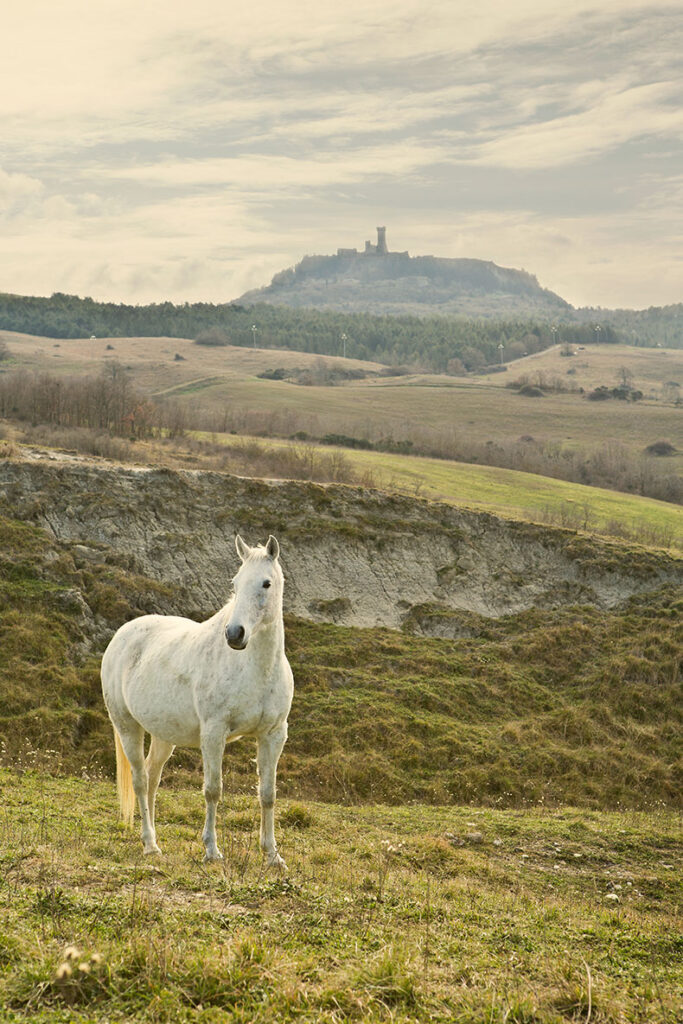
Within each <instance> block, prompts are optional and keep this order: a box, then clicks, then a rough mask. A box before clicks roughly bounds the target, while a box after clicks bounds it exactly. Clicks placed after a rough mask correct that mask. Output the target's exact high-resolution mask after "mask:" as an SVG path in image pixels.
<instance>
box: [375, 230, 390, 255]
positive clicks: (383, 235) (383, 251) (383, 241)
mask: <svg viewBox="0 0 683 1024" xmlns="http://www.w3.org/2000/svg"><path fill="white" fill-rule="evenodd" d="M388 251H389V250H388V249H387V229H386V228H377V255H378V256H386V255H387V253H388Z"/></svg>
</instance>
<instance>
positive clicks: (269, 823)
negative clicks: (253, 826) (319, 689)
mask: <svg viewBox="0 0 683 1024" xmlns="http://www.w3.org/2000/svg"><path fill="white" fill-rule="evenodd" d="M286 739H287V723H286V722H283V723H282V725H279V726H278V727H277V728H276V729H274V730H273V731H272V732H269V733H266V735H265V736H259V738H258V740H257V753H256V765H257V768H258V776H259V785H258V795H259V802H260V804H261V849H262V850H263V852H264V853H265V855H266V861H267V863H268V865H269V866H270V867H277V868H280V870H281V871H285V870H286V868H287V865H286V864H285V862H284V860H283V859H282V857H281V856H280V854H279V853H278V852H277V846H276V844H275V775H276V772H277V763H278V761H279V760H280V754H281V753H282V748H283V747H284V745H285V740H286Z"/></svg>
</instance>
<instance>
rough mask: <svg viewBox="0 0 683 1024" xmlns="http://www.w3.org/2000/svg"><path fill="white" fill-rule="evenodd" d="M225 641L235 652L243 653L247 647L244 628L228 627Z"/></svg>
mask: <svg viewBox="0 0 683 1024" xmlns="http://www.w3.org/2000/svg"><path fill="white" fill-rule="evenodd" d="M225 639H226V640H227V641H228V646H229V647H232V649H233V651H243V650H244V648H245V647H246V646H247V636H246V633H245V632H244V626H226V628H225Z"/></svg>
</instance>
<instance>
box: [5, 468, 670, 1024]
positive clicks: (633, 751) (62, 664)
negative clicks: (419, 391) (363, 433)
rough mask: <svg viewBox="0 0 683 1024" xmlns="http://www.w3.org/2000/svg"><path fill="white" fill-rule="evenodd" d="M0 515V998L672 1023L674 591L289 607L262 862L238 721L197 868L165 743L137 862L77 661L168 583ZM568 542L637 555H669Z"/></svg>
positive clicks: (276, 1017)
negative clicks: (395, 610)
mask: <svg viewBox="0 0 683 1024" xmlns="http://www.w3.org/2000/svg"><path fill="white" fill-rule="evenodd" d="M362 454H365V453H362ZM370 454H372V453H370ZM463 468H464V469H466V470H467V469H469V468H470V467H463ZM477 468H479V467H477ZM479 469H480V468H479ZM59 471H60V470H59V467H58V466H56V467H55V472H57V473H59ZM535 479H538V478H535ZM617 497H618V496H617ZM427 509H428V506H426V507H425V508H424V509H423V510H422V511H423V514H424V515H427ZM0 512H1V513H2V514H1V515H0V650H1V651H2V657H1V658H0V787H1V791H2V814H0V909H1V911H2V928H0V1021H7V1022H11V1024H28V1022H31V1024H109V1022H112V1021H131V1020H135V1021H144V1022H149V1024H233V1022H241V1024H252V1022H253V1024H271V1022H274V1021H283V1022H288V1021H291V1022H296V1021H298V1022H302V1024H307V1022H310V1024H314V1022H315V1024H318V1022H320V1024H346V1022H354V1021H358V1022H363V1021H369V1022H395V1024H417V1022H420V1024H421V1022H423V1021H428V1020H429V1021H436V1022H443V1024H451V1022H454V1024H579V1022H581V1024H596V1022H598V1024H677V1021H678V1019H679V1018H678V1016H677V1014H678V1012H679V1009H680V1005H681V998H682V997H683V971H682V970H681V955H680V954H681V940H680V928H679V925H680V920H679V917H678V913H679V909H680V897H681V886H680V877H681V876H680V866H681V865H680V815H679V811H678V807H679V801H680V793H681V776H680V730H681V709H682V708H683V702H681V674H680V670H681V662H682V658H681V653H682V652H681V635H680V621H681V610H682V608H681V599H680V592H678V591H676V590H675V589H674V588H673V587H664V588H661V589H660V590H659V591H657V592H652V593H644V594H642V595H640V596H639V597H634V598H632V599H631V600H630V601H628V602H626V603H625V604H624V605H622V606H621V607H618V608H616V609H614V610H613V611H611V612H607V611H603V610H599V609H597V608H594V607H589V606H586V607H573V608H563V609H562V610H557V611H549V610H541V609H531V610H529V611H528V612H524V613H521V614H519V615H514V616H507V617H504V618H501V619H497V620H491V619H485V618H482V617H480V616H477V615H474V614H472V613H468V612H459V613H451V614H457V615H458V616H459V622H460V625H461V626H462V630H463V635H462V638H461V639H448V640H445V639H427V638H425V637H422V636H420V635H414V634H413V633H411V629H412V628H414V629H416V631H419V627H420V622H419V621H417V620H418V619H420V620H421V621H422V620H427V619H429V618H438V616H439V615H443V614H444V612H443V609H439V608H436V607H431V606H425V607H422V608H418V609H414V612H413V615H414V619H415V621H414V622H411V621H407V622H406V630H405V632H397V631H391V630H387V629H364V630H359V629H356V630H354V629H350V628H342V627H337V626H333V625H330V624H314V623H310V622H303V621H301V620H295V619H289V620H288V621H287V623H286V628H287V651H288V655H289V657H290V660H291V663H292V666H293V670H294V676H295V701H294V706H293V709H292V714H291V717H290V739H289V741H288V744H287V747H286V748H285V752H284V754H283V757H282V760H281V769H280V779H279V793H280V797H281V799H280V801H279V803H278V808H277V838H278V842H279V845H280V849H281V851H282V852H283V854H284V856H285V857H286V859H287V861H288V864H289V873H288V875H286V876H284V877H281V876H278V875H274V874H269V873H267V872H265V871H264V869H263V865H262V862H261V857H260V854H259V852H258V845H257V805H256V798H255V795H254V783H255V773H254V765H253V763H252V762H251V757H252V755H253V749H252V747H251V745H250V744H249V743H248V742H246V741H242V742H241V743H239V744H235V745H234V746H233V747H231V748H229V751H228V752H227V754H226V758H225V780H226V798H225V801H224V803H223V804H222V806H221V809H220V814H219V829H218V832H219V840H220V842H221V844H222V847H223V850H224V853H225V860H224V862H223V863H222V864H221V865H220V866H216V865H213V866H210V867H206V866H204V865H203V864H202V862H201V852H202V848H201V839H200V833H201V827H202V822H203V798H202V793H201V775H200V770H199V763H198V756H197V753H196V752H191V751H178V752H177V754H176V755H175V756H174V758H173V760H172V762H171V763H170V765H169V768H168V770H167V773H166V775H165V778H164V781H163V782H162V788H161V791H160V798H159V804H158V826H159V829H158V833H159V841H160V845H161V847H162V849H163V851H164V856H163V857H162V858H157V859H155V860H153V861H149V860H145V859H144V858H143V857H142V856H141V844H140V842H139V839H138V837H137V835H135V834H134V833H131V832H130V831H128V830H126V829H124V828H123V826H121V825H120V824H119V823H118V822H117V819H116V798H115V792H114V782H113V742H112V734H111V728H110V725H109V722H108V720H107V716H106V712H105V710H104V707H103V703H102V699H101V694H100V686H99V679H98V663H99V656H100V654H101V650H102V647H103V644H104V643H105V642H106V638H107V637H108V636H109V635H110V632H111V630H113V629H114V628H116V627H117V626H118V625H120V624H121V623H122V622H124V621H126V620H127V619H129V618H131V617H132V616H134V615H138V614H142V613H145V612H151V611H160V612H180V613H183V612H186V608H185V606H184V601H186V595H185V596H184V595H183V594H182V592H181V591H180V590H179V589H178V588H176V587H174V586H173V585H170V584H166V583H159V582H155V581H153V580H151V579H148V578H146V577H144V576H141V575H140V574H138V573H136V572H135V571H134V569H133V568H131V565H130V564H129V561H128V559H127V557H126V556H123V555H121V556H120V557H119V555H118V554H117V552H116V551H115V550H113V549H106V550H105V548H104V546H102V547H101V548H97V549H95V548H93V552H95V554H93V555H92V556H91V557H90V558H89V559H87V560H85V561H83V560H82V559H81V558H80V556H79V554H78V548H79V545H78V544H76V543H75V542H66V541H64V542H60V541H57V540H55V539H54V538H52V537H51V536H49V535H48V534H47V533H45V532H43V531H41V530H40V529H38V528H36V527H34V526H31V525H29V524H27V523H26V522H23V521H19V520H18V519H17V518H16V516H13V515H12V509H11V506H10V505H9V503H8V502H7V500H3V501H2V502H1V504H0ZM573 543H574V544H575V546H576V547H577V558H580V557H584V558H585V559H588V560H590V558H591V557H601V556H605V557H607V558H608V559H615V558H623V559H632V561H633V571H634V572H635V571H636V570H637V571H638V572H640V573H643V574H644V577H643V578H645V579H647V574H648V570H649V569H650V568H652V566H654V565H657V564H659V562H660V561H661V562H666V564H667V565H668V566H669V565H670V563H671V560H670V559H669V558H668V557H667V556H665V555H663V554H661V553H657V552H652V551H651V552H643V551H640V552H638V551H636V550H631V549H629V548H628V547H627V546H626V545H623V544H619V545H616V544H615V545H603V547H604V550H603V548H600V547H599V544H598V542H596V541H594V540H590V539H578V540H575V541H573ZM579 549H580V550H579ZM97 551H99V558H98V556H97ZM677 929H678V930H677Z"/></svg>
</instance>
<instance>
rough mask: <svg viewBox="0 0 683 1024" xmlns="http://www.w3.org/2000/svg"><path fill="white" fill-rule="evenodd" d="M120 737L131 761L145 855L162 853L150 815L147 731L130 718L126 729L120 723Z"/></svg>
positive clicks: (118, 725)
mask: <svg viewBox="0 0 683 1024" xmlns="http://www.w3.org/2000/svg"><path fill="white" fill-rule="evenodd" d="M116 727H117V729H118V732H119V736H120V737H121V743H122V745H123V749H124V750H125V752H126V757H127V758H128V760H129V761H130V767H131V772H132V775H133V789H134V790H135V795H136V797H137V800H138V807H139V808H140V818H141V821H142V827H141V829H140V835H141V838H142V845H143V848H144V851H143V852H144V853H146V854H147V853H161V850H160V849H159V847H158V846H157V840H156V835H155V832H154V825H153V824H152V819H151V817H150V813H149V799H148V791H149V777H148V775H147V766H146V764H145V744H144V741H145V730H144V729H143V728H142V726H141V725H140V724H139V722H136V721H135V719H134V718H130V719H129V720H128V721H127V722H126V724H125V727H124V728H121V725H120V723H119V724H117V726H116Z"/></svg>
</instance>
